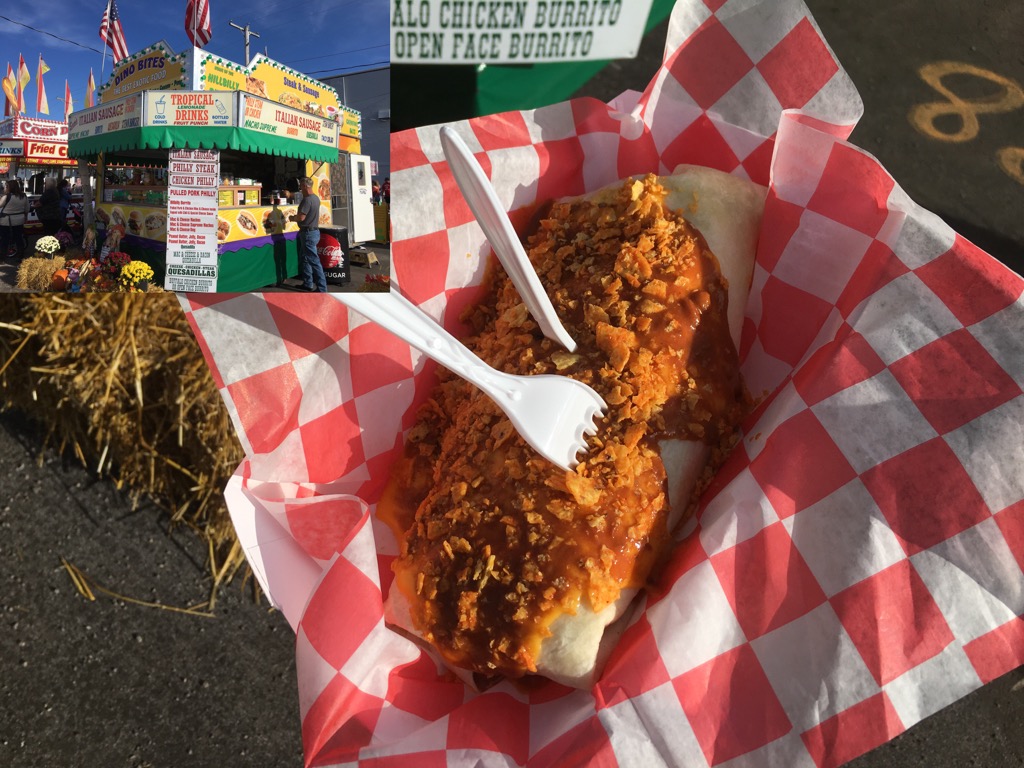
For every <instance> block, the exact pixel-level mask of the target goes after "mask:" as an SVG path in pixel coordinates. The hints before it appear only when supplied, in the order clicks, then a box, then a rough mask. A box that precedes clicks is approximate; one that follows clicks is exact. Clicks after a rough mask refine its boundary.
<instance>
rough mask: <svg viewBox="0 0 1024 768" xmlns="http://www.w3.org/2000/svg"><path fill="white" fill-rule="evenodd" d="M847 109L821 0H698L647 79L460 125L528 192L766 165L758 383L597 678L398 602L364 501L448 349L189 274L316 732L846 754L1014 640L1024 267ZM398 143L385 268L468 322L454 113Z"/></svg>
mask: <svg viewBox="0 0 1024 768" xmlns="http://www.w3.org/2000/svg"><path fill="white" fill-rule="evenodd" d="M860 111H861V107H860V101H859V97H858V96H857V94H856V91H855V90H854V88H853V86H852V84H851V83H850V81H849V79H848V78H847V76H846V75H845V73H844V72H843V70H842V69H841V68H840V67H839V65H838V63H837V62H836V61H835V60H834V58H833V56H832V54H831V52H830V51H829V49H828V47H827V45H826V43H825V42H824V40H823V39H822V38H821V36H820V34H819V31H818V28H817V26H816V25H815V23H814V22H813V20H812V19H811V18H810V16H809V13H808V11H807V9H806V8H805V7H804V6H803V5H802V3H800V2H797V1H796V0H778V1H768V0H766V1H765V2H760V3H756V2H755V3H751V2H749V0H745V1H743V2H739V1H736V2H724V3H723V2H714V0H704V2H700V0H680V2H679V3H678V5H677V7H676V9H675V11H674V13H673V17H672V22H671V25H670V31H669V39H668V44H667V47H666V55H665V62H664V66H663V67H662V68H661V69H660V70H659V71H658V72H657V73H656V74H655V76H654V78H653V80H652V81H651V84H650V85H649V86H648V88H647V90H646V92H645V93H644V94H642V95H641V94H636V93H630V94H624V95H623V97H621V98H620V99H618V100H617V101H616V102H615V106H613V107H612V106H608V105H604V104H601V103H599V102H597V101H594V100H580V101H571V102H567V103H563V104H556V105H553V106H551V107H546V108H543V109H539V110H536V111H531V112H522V113H519V112H516V113H509V114H503V115H497V116H490V117H483V118H479V119H475V120H471V121H468V122H464V123H460V124H458V125H457V126H456V128H457V130H459V132H460V133H461V135H462V136H463V137H464V138H465V139H466V140H467V142H468V143H469V145H470V146H471V147H472V148H474V150H475V151H476V153H477V157H478V159H479V160H480V162H481V163H482V165H483V166H484V168H485V169H487V170H488V172H489V173H490V174H491V176H492V179H493V181H494V183H495V185H496V187H497V189H498V192H499V195H500V196H501V197H502V199H503V201H504V203H505V204H506V206H507V207H508V208H509V209H514V210H517V211H519V213H518V214H517V216H518V220H519V221H520V222H523V221H525V220H526V219H527V218H528V217H529V213H530V212H531V211H532V210H533V209H534V208H535V207H536V206H537V205H539V204H540V203H542V202H543V201H545V200H548V199H550V198H553V197H560V196H564V195H570V194H578V193H582V192H585V191H588V190H593V189H595V188H597V187H600V186H602V185H604V184H606V183H608V182H611V181H614V180H616V179H619V178H620V177H623V176H625V175H628V174H634V173H642V172H645V171H655V172H659V173H666V172H670V171H671V170H672V169H673V168H674V167H675V166H676V165H677V164H679V163H684V162H686V163H697V164H702V165H708V166H713V167H716V168H719V169H722V170H725V171H728V172H730V173H733V174H736V175H738V176H741V177H745V178H751V179H753V180H754V181H757V182H760V183H763V184H766V185H767V184H769V182H770V187H769V195H768V201H767V208H766V212H765V217H764V223H763V228H762V232H761V238H760V244H759V248H758V254H757V266H756V271H755V276H754V285H753V289H752V291H751V295H750V299H749V303H748V306H747V308H746V320H745V327H744V332H743V343H742V350H741V355H742V359H743V361H744V362H743V372H744V374H745V376H746V380H747V382H748V384H749V386H750V388H751V390H752V391H754V392H755V393H761V392H763V393H765V395H766V397H765V399H764V401H763V403H762V405H761V406H760V407H759V409H758V410H757V412H756V413H755V414H753V415H752V417H751V418H750V419H749V420H748V422H747V423H746V425H745V432H744V438H743V439H742V441H741V443H740V444H739V446H738V447H737V449H736V450H735V451H734V453H733V455H732V457H731V459H730V460H729V462H728V463H727V465H726V466H725V467H724V469H723V470H722V471H721V472H720V474H719V476H718V478H717V480H716V482H715V484H714V487H713V488H712V489H711V490H710V491H709V492H708V493H707V494H706V496H705V498H704V500H703V503H702V506H701V510H700V512H699V514H698V517H697V519H696V521H695V522H694V523H693V525H692V526H691V528H690V529H689V531H688V532H687V534H686V535H685V537H684V538H683V540H682V541H681V543H680V544H679V545H678V547H677V548H676V550H675V556H674V557H673V559H672V561H671V563H670V565H669V567H668V570H667V572H666V573H665V574H664V576H663V578H662V579H661V580H660V582H659V584H658V586H657V588H656V589H655V590H654V591H653V592H652V593H651V594H649V595H648V596H647V598H646V603H645V605H644V606H643V608H642V610H638V612H637V613H636V615H635V616H634V618H633V623H632V625H631V627H630V628H629V630H628V631H627V632H626V634H625V636H624V637H623V638H622V640H621V642H620V643H619V644H618V646H617V648H616V650H615V652H614V654H613V656H612V658H611V660H610V662H609V664H608V666H607V668H606V670H605V672H604V674H603V676H602V678H601V680H600V681H599V683H598V684H597V685H596V686H595V687H594V689H593V690H589V691H571V690H568V689H565V688H561V687H559V686H557V685H555V684H547V685H544V686H542V687H540V688H538V689H536V690H532V691H531V692H523V691H521V690H519V689H517V688H516V687H515V686H513V685H511V684H502V685H500V686H498V687H496V688H494V689H491V690H489V691H487V692H485V693H473V692H471V691H470V690H468V689H467V688H466V687H465V686H463V685H462V684H461V683H458V682H452V681H451V679H450V678H448V677H446V676H444V675H443V674H439V672H438V669H437V667H436V665H435V663H434V662H433V661H432V660H431V659H430V657H428V656H427V655H426V654H424V653H421V652H420V650H419V649H418V648H417V647H416V646H414V645H413V644H412V643H410V642H409V641H407V640H405V639H403V638H402V637H400V636H399V635H397V634H395V633H393V632H391V631H390V630H389V629H387V628H386V627H385V626H384V623H383V610H382V590H383V593H384V594H386V592H387V589H388V586H389V583H390V569H389V564H390V561H391V559H392V557H393V555H394V553H395V551H396V545H395V543H394V541H393V540H392V538H391V536H390V534H389V533H388V532H387V531H386V530H385V529H384V528H383V527H382V526H379V525H378V524H377V523H376V522H375V520H374V518H373V516H372V511H373V505H374V503H375V501H376V499H377V498H378V495H379V493H380V491H381V488H382V485H383V484H384V482H385V480H386V477H387V474H388V469H389V466H390V465H391V462H392V461H393V459H394V458H395V457H396V456H397V454H398V452H399V448H400V446H401V444H402V441H403V433H404V431H405V430H407V429H408V428H409V427H410V425H411V423H412V420H413V416H414V413H415V409H416V406H417V404H418V403H420V402H422V400H423V399H424V398H425V397H426V395H427V393H428V391H429V390H430V388H431V386H432V383H433V367H432V364H427V363H426V362H425V361H424V359H423V358H422V357H421V356H420V355H419V354H418V353H414V352H412V351H410V349H409V348H408V347H406V346H405V345H404V344H403V343H402V342H400V341H398V340H397V339H396V338H394V337H392V336H390V335H389V334H387V333H386V332H384V331H382V330H380V329H379V328H377V327H376V326H373V325H371V324H368V323H366V322H364V321H362V320H361V319H360V318H359V317H358V316H355V315H352V316H350V315H349V314H348V312H347V310H346V309H345V307H344V306H343V305H341V304H340V303H338V302H336V301H334V300H333V299H331V298H330V297H318V296H304V297H294V296H288V295H282V294H266V295H241V296H227V295H219V296H218V295H215V296H200V295H191V296H188V297H186V298H183V299H182V303H183V306H184V307H185V309H186V311H187V312H188V313H189V316H190V319H191V322H192V325H193V328H194V329H195V331H196V335H197V337H198V339H199V341H200V343H201V344H202V345H203V349H204V353H205V355H206V358H207V360H208V362H209V364H210V367H211V369H212V371H213V374H214V376H215V378H216V381H217V384H218V386H219V387H220V389H221V392H222V394H223V396H224V400H225V402H226V403H227V406H228V408H229V409H230V410H231V413H232V416H233V418H234V421H235V425H236V427H237V429H238V433H239V436H240V438H241V440H242V442H243V444H244V446H245V448H246V451H247V454H248V458H247V459H246V460H245V462H244V463H243V464H242V466H241V467H240V468H239V470H238V473H237V474H236V476H235V478H234V479H233V480H232V482H231V484H230V487H229V488H228V491H227V497H228V500H229V504H230V507H231V512H232V515H233V518H234V520H235V524H236V528H237V529H238V532H239V537H240V539H241V541H242V543H243V545H244V546H245V549H246V553H247V555H248V557H249V560H250V563H251V564H252V565H253V568H254V570H255V572H256V574H257V576H258V577H259V579H260V581H261V583H263V585H264V586H265V588H266V589H267V591H268V593H269V595H270V596H271V599H272V600H273V601H274V602H275V604H276V605H278V606H280V607H281V609H282V610H283V611H284V613H285V615H286V616H287V617H288V619H289V621H290V622H291V623H292V625H293V627H294V628H295V630H296V634H297V648H296V654H297V662H298V678H299V679H298V686H299V694H300V702H301V718H302V736H303V743H304V747H305V756H306V764H307V765H308V766H328V765H331V766H333V765H360V766H370V765H372V766H406V765H416V766H469V765H473V766H477V765H486V766H499V765H500V766H507V765H529V766H538V767H539V766H560V767H561V766H566V767H570V766H582V765H607V766H612V765H616V766H643V767H644V768H647V767H648V766H657V765H673V766H675V765H686V766H703V765H714V766H730V768H738V767H739V766H785V767H786V768H801V767H802V766H836V765H840V764H842V763H843V762H845V761H847V760H850V759H852V758H854V757H856V756H858V755H860V754H862V753H864V752H866V751H868V750H870V749H872V748H873V747H875V746H877V745H879V744H882V743H884V742H885V741H887V740H889V739H891V738H892V737H894V736H896V735H897V734H899V733H901V732H902V731H904V730H905V729H906V728H908V727H909V726H911V725H912V724H914V723H915V722H917V721H918V720H920V719H922V718H923V717H926V716H927V715H929V714H931V713H933V712H935V711H937V710H939V709H941V708H942V707H945V706H946V705H948V704H950V703H952V702H953V701H955V700H956V699H958V698H960V697H962V696H964V695H965V694H967V693H968V692H970V691H972V690H974V689H975V688H978V687H979V686H981V685H982V684H984V683H986V682H988V681H990V680H992V679H993V678H995V677H997V676H999V675H1001V674H1003V673H1005V672H1007V671H1010V670H1011V669H1013V668H1015V667H1016V666H1018V665H1020V664H1022V663H1024V620H1022V618H1021V617H1022V614H1024V574H1022V571H1021V567H1022V565H1024V473H1022V472H1021V471H1020V467H1021V464H1022V458H1024V456H1022V445H1024V427H1022V426H1021V425H1024V395H1022V386H1024V334H1022V333H1021V329H1022V328H1024V323H1022V319H1024V305H1022V304H1024V303H1022V293H1024V281H1022V280H1021V278H1020V277H1018V276H1017V275H1015V274H1013V273H1011V272H1010V271H1009V270H1007V269H1005V268H1004V267H1003V266H1001V265H1000V264H998V263H997V262H996V261H994V260H993V259H992V258H991V257H990V256H988V255H987V254H985V253H984V252H982V251H980V250H979V249H978V248H976V247H975V246H973V245H972V244H971V243H969V242H967V241H966V240H964V239H963V238H961V237H959V236H958V235H956V234H955V233H954V232H953V231H951V230H950V229H949V228H948V227H946V226H945V225H944V224H942V222H941V221H939V220H938V219H937V217H935V216H934V215H932V214H929V213H928V212H926V211H924V210H922V209H921V208H919V207H918V206H917V205H915V204H914V203H913V202H912V201H911V200H910V199H908V198H907V196H906V195H905V194H904V193H903V192H902V190H900V188H899V187H898V186H897V185H896V184H895V183H894V181H893V179H892V178H891V177H890V176H889V174H887V173H886V171H885V170H884V169H883V168H882V167H881V166H880V165H879V163H878V162H877V161H876V160H875V159H874V158H873V157H871V156H870V155H868V154H867V153H865V152H863V151H862V150H860V149H858V148H856V147H854V146H852V145H850V144H849V143H847V142H845V141H844V139H845V138H846V137H848V136H849V132H850V130H852V127H853V125H854V124H855V122H856V120H857V119H858V117H859V115H860ZM391 153H392V164H393V172H392V179H393V182H394V189H395V204H394V217H393V228H394V231H393V257H392V261H393V271H394V277H395V282H396V283H397V284H398V286H399V287H400V289H401V290H402V292H403V293H405V294H406V295H407V296H409V297H410V298H412V299H413V300H414V301H416V302H418V303H420V304H421V305H422V306H424V308H426V309H427V311H429V312H431V313H432V314H434V316H436V317H438V318H440V319H443V321H444V323H445V324H446V325H447V326H448V327H449V328H451V329H454V330H458V320H457V318H458V314H459V310H460V309H461V308H462V307H463V306H465V305H466V304H467V303H469V302H471V301H473V300H474V298H475V297H476V295H477V294H478V290H477V288H476V286H478V285H479V283H480V281H481V279H482V274H483V265H484V263H485V256H486V246H485V244H484V241H483V237H482V235H481V233H480V231H479V230H478V228H477V227H476V226H475V224H474V223H473V221H472V217H471V214H470V212H469V209H468V207H467V206H466V205H465V203H464V202H463V201H462V199H461V197H460V195H459V193H458V191H457V189H456V187H455V184H454V181H453V179H452V177H451V175H450V173H449V171H448V169H447V167H446V165H445V163H444V160H443V155H442V152H441V149H440V143H439V139H438V135H437V130H436V127H432V128H422V129H417V130H416V131H409V132H405V133H401V134H397V135H395V136H393V137H392V150H391Z"/></svg>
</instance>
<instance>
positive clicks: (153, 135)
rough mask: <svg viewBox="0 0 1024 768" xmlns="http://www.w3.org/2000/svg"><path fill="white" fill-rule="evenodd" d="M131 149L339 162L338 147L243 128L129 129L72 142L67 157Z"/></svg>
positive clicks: (89, 155) (91, 156)
mask: <svg viewBox="0 0 1024 768" xmlns="http://www.w3.org/2000/svg"><path fill="white" fill-rule="evenodd" d="M132 149H234V150H238V151H240V152H255V153H257V154H261V155H279V156H283V157H294V158H299V159H306V160H317V161H320V162H328V163H336V162H338V147H337V146H327V145H325V146H322V147H321V146H317V145H315V144H310V143H308V142H303V141H296V140H294V139H289V138H287V137H284V136H271V135H269V134H265V133H257V132H256V131H250V130H247V129H245V128H235V127H230V128H215V127H204V128H130V129H128V130H125V131H115V132H112V133H108V134H101V135H99V136H89V137H86V138H83V139H74V140H73V141H70V142H69V143H68V155H69V156H70V157H74V158H78V157H85V158H89V159H92V158H95V157H96V156H97V155H99V154H100V153H107V152H124V151H126V150H132Z"/></svg>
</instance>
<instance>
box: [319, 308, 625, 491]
mask: <svg viewBox="0 0 1024 768" xmlns="http://www.w3.org/2000/svg"><path fill="white" fill-rule="evenodd" d="M328 295H329V296H333V297H334V298H335V299H337V300H338V301H340V302H341V303H342V304H345V305H346V306H348V307H350V308H351V309H353V310H355V311H356V312H358V313H359V314H360V315H362V316H363V317H365V318H366V319H368V320H372V321H373V322H374V323H376V324H377V325H379V326H381V327H382V328H384V329H385V330H388V331H390V332H391V333H393V334H395V335H396V336H398V337H399V338H400V339H402V340H403V341H405V342H407V343H408V344H410V345H411V346H413V347H415V348H416V349H418V350H420V351H421V352H423V354H425V355H427V356H428V357H430V358H432V359H434V360H436V361H437V362H438V363H440V364H441V365H443V366H444V367H445V368H447V369H449V370H450V371H453V372H454V373H457V374H458V375H459V376H461V377H462V378H464V379H465V380H466V381H468V382H470V383H471V384H474V385H476V386H477V387H479V388H480V389H481V390H483V391H484V392H485V393H486V394H487V395H489V396H490V398H491V399H492V400H494V402H495V403H497V405H498V407H499V408H501V410H503V411H504V412H505V415H507V416H508V417H509V419H510V420H511V421H512V425H513V426H514V427H515V428H516V430H518V432H519V434H520V435H522V437H523V439H524V440H526V442H527V443H529V444H530V445H531V446H532V447H533V448H534V449H535V450H536V451H537V452H538V453H539V454H540V455H541V456H543V457H545V458H546V459H550V460H551V461H553V462H554V463H555V464H557V465H558V466H560V467H561V468H562V469H565V470H567V471H569V472H571V471H573V469H574V467H575V465H576V454H577V453H579V452H580V451H583V450H585V449H586V447H587V444H586V442H585V440H584V437H583V436H584V434H590V435H592V434H595V433H596V432H597V427H596V425H595V423H594V420H595V418H596V417H598V416H604V414H605V411H606V409H607V405H606V404H605V402H604V400H602V399H601V396H600V395H599V394H597V392H595V391H594V390H593V389H591V388H590V387H588V386H587V385H586V384H584V383H583V382H581V381H576V380H575V379H571V378H569V377H568V376H558V375H554V374H542V375H538V376H517V375H514V374H510V373H504V372H502V371H498V370H496V369H494V368H492V367H491V366H489V365H487V363H485V362H484V361H483V360H481V359H480V358H479V357H477V356H476V355H475V354H473V353H472V352H471V351H469V349H467V348H466V347H465V346H464V345H463V344H462V342H460V341H459V340H458V339H456V338H455V337H454V336H452V335H451V334H450V333H448V331H446V330H445V329H444V328H443V327H441V325H440V324H438V323H437V322H436V321H435V320H434V319H433V318H432V317H430V315H428V314H427V313H425V312H424V311H423V310H421V309H420V308H419V307H417V306H416V305H415V304H413V303H412V302H410V301H409V300H408V299H406V298H405V297H404V296H402V295H401V294H400V293H398V291H397V290H392V291H391V292H390V293H331V294H328Z"/></svg>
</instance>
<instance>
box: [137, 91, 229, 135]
mask: <svg viewBox="0 0 1024 768" xmlns="http://www.w3.org/2000/svg"><path fill="white" fill-rule="evenodd" d="M145 114H146V125H147V126H174V127H176V128H180V127H185V126H190V127H200V128H211V127H215V126H230V125H234V123H235V99H234V94H231V93H227V92H221V93H216V92H209V91H147V92H146V113H145Z"/></svg>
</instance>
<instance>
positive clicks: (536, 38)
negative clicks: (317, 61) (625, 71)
mask: <svg viewBox="0 0 1024 768" xmlns="http://www.w3.org/2000/svg"><path fill="white" fill-rule="evenodd" d="M652 3H653V0H629V2H626V0H577V1H576V2H573V1H572V0H565V1H564V2H563V0H507V1H506V0H500V1H499V0H488V2H482V1H481V2H463V1H462V0H394V2H393V3H392V4H391V62H392V63H393V64H394V63H398V64H407V63H420V64H547V63H550V62H553V61H588V60H594V59H632V58H635V57H636V55H637V51H638V50H639V49H640V40H641V38H642V37H643V34H644V26H645V25H646V23H647V17H648V15H649V14H650V10H651V5H652Z"/></svg>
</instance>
